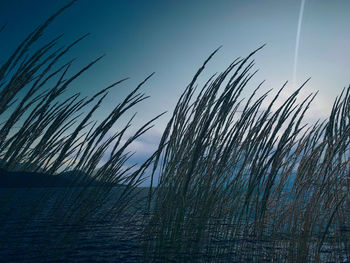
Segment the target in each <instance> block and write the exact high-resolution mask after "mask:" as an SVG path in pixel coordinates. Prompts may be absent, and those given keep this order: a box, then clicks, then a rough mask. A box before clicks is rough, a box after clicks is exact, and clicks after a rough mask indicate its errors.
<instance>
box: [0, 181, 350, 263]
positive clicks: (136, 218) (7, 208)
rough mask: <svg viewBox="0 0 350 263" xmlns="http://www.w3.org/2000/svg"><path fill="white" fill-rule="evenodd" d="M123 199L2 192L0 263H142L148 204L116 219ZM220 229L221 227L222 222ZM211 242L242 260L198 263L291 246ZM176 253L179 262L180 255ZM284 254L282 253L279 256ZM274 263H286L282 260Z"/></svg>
mask: <svg viewBox="0 0 350 263" xmlns="http://www.w3.org/2000/svg"><path fill="white" fill-rule="evenodd" d="M147 190H148V189H146V188H145V189H140V192H139V194H138V195H137V196H138V198H141V199H142V198H144V197H146V196H147V192H148V191H147ZM101 192H102V194H101ZM120 193H121V189H120V188H113V189H112V190H111V191H110V194H109V195H108V198H107V199H105V198H104V197H105V196H106V194H105V193H103V191H101V189H100V188H96V187H90V188H89V189H84V188H79V187H76V188H20V189H14V188H12V189H10V188H6V189H4V188H3V189H1V188H0V261H1V262H47V261H50V262H62V261H69V262H142V261H143V259H144V258H143V251H144V250H143V247H142V245H141V244H142V242H143V241H144V237H143V235H142V234H143V226H144V224H143V222H144V219H145V216H144V213H143V212H144V210H143V208H144V207H145V203H144V202H140V203H138V205H136V204H135V205H133V206H132V209H129V210H128V211H127V215H126V216H119V217H118V216H117V215H118V211H119V210H118V207H116V206H115V204H116V202H115V200H117V199H118V198H119V196H120ZM93 204H95V205H93ZM86 211H88V213H86ZM88 215H90V216H88ZM91 215H93V216H91ZM130 215H133V216H132V217H130ZM218 224H222V225H223V222H218ZM228 227H232V228H234V226H228ZM208 229H210V226H209V228H208ZM344 231H348V230H344ZM344 233H345V232H344ZM213 240H214V241H211V245H213V246H217V247H219V248H220V250H221V251H222V252H223V251H225V249H226V248H229V247H230V246H232V245H233V246H235V245H236V244H239V247H241V249H240V250H239V252H240V253H241V255H242V254H244V257H241V260H240V261H234V259H236V258H237V257H238V256H239V255H237V254H225V253H221V254H220V256H222V260H220V259H219V258H217V257H215V258H209V257H208V256H207V255H206V254H205V253H206V252H204V254H203V255H199V256H198V257H197V259H198V258H200V259H201V260H200V262H211V260H214V259H215V261H219V262H227V260H228V258H229V259H230V260H229V262H252V259H253V255H254V254H256V253H257V250H256V248H257V247H258V248H259V249H260V250H261V251H259V255H264V256H263V257H262V258H261V259H259V261H258V262H271V259H272V258H271V257H270V255H271V252H272V250H274V251H277V250H278V251H287V248H288V242H289V241H288V239H285V240H283V239H282V238H278V240H276V239H273V238H272V239H271V238H270V240H269V239H267V240H261V241H259V242H260V243H259V244H257V243H256V241H254V239H251V240H249V239H247V238H245V239H243V238H242V239H238V240H234V241H227V240H222V239H220V237H219V236H218V237H215V238H214V239H213ZM242 244H244V245H242ZM349 245H350V244H349ZM203 247H206V245H205V244H204V246H203ZM349 247H350V246H349ZM206 249H208V248H207V247H206ZM171 250H172V248H169V251H171ZM346 250H347V248H345V247H341V246H340V247H339V250H337V251H335V250H334V248H333V249H330V247H329V246H327V245H325V246H324V248H323V250H322V253H323V256H324V258H328V257H330V256H331V258H334V257H337V258H339V259H341V258H342V259H347V258H349V257H347V256H346V255H348V254H349V253H348V252H347V251H346ZM204 251H205V249H204ZM173 252H174V255H175V259H174V262H176V258H177V255H176V253H177V252H176V251H173ZM283 254H284V252H283V253H281V254H280V255H283ZM241 255H240V256H241ZM341 255H344V256H341ZM178 256H183V255H178ZM338 256H339V257H338ZM348 256H349V255H348ZM255 258H257V257H255ZM284 259H285V258H284ZM274 260H277V261H275V262H282V261H283V257H281V256H279V257H278V258H274ZM280 260H281V261H280ZM160 261H161V260H160ZM339 262H349V261H339Z"/></svg>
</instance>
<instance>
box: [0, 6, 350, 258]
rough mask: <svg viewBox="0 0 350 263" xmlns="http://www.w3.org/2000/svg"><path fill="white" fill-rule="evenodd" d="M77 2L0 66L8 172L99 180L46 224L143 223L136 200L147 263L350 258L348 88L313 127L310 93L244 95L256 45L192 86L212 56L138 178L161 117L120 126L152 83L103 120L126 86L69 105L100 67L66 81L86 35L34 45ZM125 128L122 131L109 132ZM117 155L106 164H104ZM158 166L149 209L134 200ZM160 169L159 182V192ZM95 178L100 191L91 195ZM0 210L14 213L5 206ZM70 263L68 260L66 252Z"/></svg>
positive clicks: (1, 143)
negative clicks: (145, 137) (110, 98)
mask: <svg viewBox="0 0 350 263" xmlns="http://www.w3.org/2000/svg"><path fill="white" fill-rule="evenodd" d="M73 2H74V1H73ZM73 2H72V3H73ZM72 3H70V4H68V5H67V6H66V7H64V8H62V9H61V10H59V11H58V12H57V13H56V14H55V15H53V16H52V17H51V18H49V19H48V20H47V21H46V22H45V23H44V24H43V25H41V26H40V27H38V28H37V29H36V30H34V31H33V32H32V33H31V34H29V36H28V37H27V38H26V39H25V40H24V41H23V42H22V43H21V44H20V45H19V47H18V48H17V49H16V51H15V52H14V53H13V54H12V55H11V56H10V57H9V58H8V60H7V61H6V62H5V63H4V64H3V65H1V67H0V118H1V126H0V158H1V162H0V166H1V168H2V169H3V170H6V171H9V172H11V171H15V170H18V167H20V169H21V170H22V171H25V172H27V173H28V174H30V172H40V173H41V174H50V175H53V174H58V173H61V172H67V171H73V172H71V173H70V174H71V176H72V177H73V178H75V177H74V176H75V175H74V173H75V172H76V171H77V172H76V173H77V175H81V174H84V178H89V179H90V180H88V182H84V183H85V186H84V187H78V188H77V187H74V188H73V187H71V188H65V189H64V191H66V193H65V194H61V195H60V196H61V197H60V198H58V199H55V200H54V205H52V206H50V207H51V208H50V210H48V211H46V214H50V215H51V217H52V215H54V218H55V220H56V221H57V222H58V221H59V222H61V223H62V222H63V223H67V224H70V225H80V226H81V225H84V224H88V223H89V224H91V218H94V220H96V221H99V220H101V219H105V218H108V220H109V221H111V222H112V221H114V222H115V224H119V223H121V222H120V220H118V218H119V219H120V218H121V217H123V218H130V219H131V218H132V217H133V216H135V213H136V212H135V209H133V208H134V207H136V204H138V206H137V207H138V208H137V210H138V211H142V210H145V221H144V224H143V230H142V234H143V237H142V238H140V242H141V240H143V241H142V246H143V248H144V250H143V256H142V260H144V261H149V262H154V261H160V262H168V261H175V262H196V261H204V262H244V261H245V262H263V261H266V262H327V261H333V262H344V261H349V260H350V252H349V251H350V247H349V245H350V244H349V238H350V232H349V231H347V230H348V229H349V198H348V197H349V186H350V185H349V174H350V173H349V168H350V166H349V142H350V138H349V137H350V123H349V122H350V88H348V89H344V91H343V92H342V94H340V95H339V96H338V98H337V99H336V101H335V103H334V106H333V109H332V111H331V114H330V117H329V118H328V119H326V120H324V121H319V122H317V123H316V124H308V125H305V124H304V122H303V118H304V116H305V114H306V112H307V110H308V108H309V107H310V105H311V102H312V100H313V99H314V97H315V95H316V94H310V95H309V96H308V97H306V98H300V95H299V93H300V90H301V89H303V88H304V85H302V86H301V87H300V88H299V89H297V90H296V91H294V93H292V95H291V96H290V97H289V98H287V99H284V100H283V99H281V98H280V97H281V94H282V93H283V89H284V88H285V86H286V85H287V83H286V84H285V85H284V86H283V87H282V88H281V89H280V90H278V91H277V93H276V94H275V95H272V92H271V91H268V92H266V93H263V95H261V96H258V95H257V94H258V93H260V92H261V89H262V88H261V85H259V86H258V87H257V89H256V90H255V91H254V92H253V93H252V94H251V96H250V97H248V98H247V99H243V98H242V95H241V94H242V91H243V90H244V88H245V87H246V86H247V84H248V83H249V81H250V79H251V78H252V77H253V76H254V74H255V72H251V70H252V68H253V66H254V64H253V61H252V57H253V55H254V54H255V53H256V52H257V51H258V50H259V49H258V50H256V51H254V52H252V53H251V54H250V55H248V56H247V57H246V58H244V59H237V60H235V61H234V62H233V63H232V64H231V65H229V66H228V68H227V69H226V70H225V71H224V72H222V73H220V74H217V75H213V76H212V77H211V78H210V79H209V80H208V81H207V82H206V83H205V85H204V86H203V87H202V88H201V89H199V90H196V86H197V79H198V77H200V75H201V73H202V71H203V70H204V68H205V66H206V64H207V63H208V62H209V61H210V59H211V58H212V57H213V55H214V54H215V53H216V52H217V51H215V52H214V53H213V54H211V55H210V57H209V58H208V59H207V60H206V61H205V63H204V64H203V66H202V67H201V68H200V69H199V70H198V72H197V73H196V74H195V76H194V78H193V80H192V81H191V82H190V84H189V85H188V86H187V88H186V89H185V91H184V93H183V94H182V95H181V97H180V98H179V101H178V103H177V105H176V107H175V110H174V113H173V115H172V117H171V119H170V121H169V123H168V125H167V127H166V129H165V131H164V133H163V136H162V139H161V142H160V144H159V149H158V150H157V151H156V152H155V153H154V154H153V155H152V156H150V158H149V159H148V160H147V161H146V162H145V163H144V164H141V165H140V166H139V167H138V168H135V167H132V166H131V167H127V168H125V166H126V162H127V160H128V159H129V158H130V154H129V153H128V152H127V147H128V146H129V145H130V144H131V143H132V142H133V141H134V140H135V139H137V138H139V137H140V136H142V134H144V133H145V132H146V131H147V130H148V129H150V128H151V127H152V124H153V122H154V120H155V119H157V118H158V117H159V116H157V117H156V118H154V119H152V120H150V121H149V122H147V123H146V124H145V125H144V126H142V127H141V128H139V129H138V130H137V131H136V132H135V134H134V135H133V136H131V137H130V138H128V139H127V140H126V141H125V140H123V139H124V137H125V134H126V131H127V130H128V129H129V127H130V126H131V120H132V119H131V120H130V121H129V122H128V123H126V124H124V125H120V124H119V122H120V119H121V117H122V116H124V115H125V114H126V113H127V112H128V111H129V110H130V109H132V107H133V106H134V105H136V104H138V103H139V102H141V101H143V100H145V99H146V98H147V96H146V95H145V94H143V93H141V92H140V89H141V87H142V85H143V84H144V83H145V82H146V81H147V80H148V78H149V77H150V76H149V77H147V78H146V79H145V80H144V81H143V82H141V83H140V85H138V86H137V87H136V88H135V89H134V90H133V91H132V92H131V93H130V94H129V95H128V96H126V98H124V100H121V102H120V103H119V104H118V105H117V106H116V107H115V108H114V109H113V110H112V111H111V112H110V113H109V114H108V115H107V116H106V118H105V119H103V120H100V121H93V115H94V113H95V111H96V110H97V109H98V108H99V106H100V105H101V104H102V103H103V100H104V98H105V97H106V96H107V94H108V91H109V90H110V89H112V88H113V87H115V86H117V85H120V84H121V83H122V82H124V81H125V80H120V81H117V82H115V83H112V84H111V85H110V86H108V87H106V88H105V89H103V90H101V91H99V92H97V93H96V94H95V95H94V96H92V97H91V98H81V95H80V94H75V95H73V96H71V97H69V98H66V97H64V96H62V94H63V93H64V92H65V91H66V90H67V89H68V88H69V86H70V84H71V83H72V82H73V81H74V80H75V79H77V78H78V77H80V76H81V75H82V74H83V73H84V72H86V71H87V70H89V69H90V68H91V67H92V66H93V65H94V64H95V63H97V62H98V61H99V60H100V59H101V57H100V58H97V59H96V60H94V61H92V62H91V63H90V64H88V65H86V67H84V68H82V69H81V70H80V71H78V72H76V73H73V74H72V75H71V76H68V75H69V68H70V66H71V64H72V63H73V62H72V61H70V62H68V63H61V62H60V61H61V59H62V58H63V57H64V55H65V54H66V53H68V52H69V51H70V49H71V48H73V47H74V46H75V45H76V44H78V43H79V42H80V41H81V40H82V39H83V38H84V37H85V36H83V37H81V38H79V39H78V40H76V41H74V42H73V43H71V44H70V45H68V46H67V47H62V48H57V45H58V41H59V37H57V38H56V39H53V40H52V41H51V42H49V43H46V44H44V45H42V46H41V47H39V48H38V49H36V50H35V49H33V44H34V43H37V41H39V40H40V36H41V35H42V33H43V32H44V30H45V28H46V27H47V26H48V25H49V24H50V23H51V21H52V20H53V19H55V18H56V17H57V16H58V15H59V14H60V13H61V12H62V11H64V10H65V9H66V8H68V7H69V6H70V5H71V4H72ZM0 31H1V30H0ZM304 84H306V83H304ZM118 125H119V126H118ZM116 126H118V128H119V130H118V131H117V132H115V133H113V134H112V135H111V130H112V128H113V130H114V127H116ZM123 141H125V143H122V142H123ZM107 150H109V151H110V154H109V159H108V160H107V161H106V162H105V163H103V164H101V159H102V157H103V156H105V154H106V151H107ZM153 161H154V162H153ZM152 162H153V173H152V178H151V182H152V185H151V187H150V190H149V194H148V204H146V203H145V200H144V195H143V198H142V199H143V200H142V202H141V201H140V200H139V198H138V195H137V193H136V190H137V186H139V185H140V183H141V182H142V181H143V180H144V179H145V170H146V169H147V168H148V167H149V166H150V165H151V164H152ZM99 164H100V165H99ZM155 172H159V181H158V184H157V187H156V188H153V187H152V186H153V185H154V184H155V182H154V174H155ZM76 178H81V176H76ZM96 181H99V183H100V184H101V185H103V187H102V186H99V187H91V186H92V184H94V183H95V182H96ZM120 184H123V185H124V186H123V187H122V189H121V191H120V192H119V194H118V197H117V198H115V199H114V200H112V201H113V204H112V205H111V206H109V207H110V208H109V209H107V210H101V207H103V204H105V203H106V202H107V200H108V202H110V199H109V197H110V195H109V193H110V191H111V189H112V187H113V185H120ZM51 193H52V191H49V190H48V191H46V192H45V191H44V193H43V194H42V195H40V198H39V199H38V200H35V204H33V205H32V206H31V207H30V213H28V216H27V221H28V222H30V221H31V220H32V218H36V217H37V216H38V215H42V214H43V213H42V212H43V209H47V208H45V207H47V206H46V204H47V202H48V200H51V201H50V202H52V198H51V199H50V196H51ZM8 199H9V200H10V199H11V198H10V197H8ZM67 200H68V201H69V202H68V203H69V206H68V207H66V206H65V204H66V203H67ZM140 204H142V205H141V206H140ZM1 206H2V207H0V209H3V208H5V207H6V200H2V202H1ZM63 206H64V209H63ZM58 211H60V212H58ZM130 211H133V212H131V213H130ZM44 214H45V213H44ZM97 216H98V218H97ZM5 219H6V220H11V217H10V216H9V217H7V218H6V217H5ZM123 223H125V222H123ZM4 225H5V224H2V226H1V227H4ZM23 227H24V226H23ZM47 229H48V230H49V229H50V226H47ZM18 231H20V230H18ZM55 239H56V241H57V242H54V244H53V246H52V247H50V248H51V249H55V246H62V244H64V245H65V246H66V247H70V246H71V245H72V244H74V242H75V241H74V240H75V239H74V237H73V236H72V232H69V231H68V232H65V231H62V233H60V235H57V236H56V237H55ZM43 253H44V252H43ZM130 253H133V252H132V251H131V252H130ZM64 257H65V253H64V252H62V254H60V255H59V256H58V258H61V259H64ZM111 260H113V259H111Z"/></svg>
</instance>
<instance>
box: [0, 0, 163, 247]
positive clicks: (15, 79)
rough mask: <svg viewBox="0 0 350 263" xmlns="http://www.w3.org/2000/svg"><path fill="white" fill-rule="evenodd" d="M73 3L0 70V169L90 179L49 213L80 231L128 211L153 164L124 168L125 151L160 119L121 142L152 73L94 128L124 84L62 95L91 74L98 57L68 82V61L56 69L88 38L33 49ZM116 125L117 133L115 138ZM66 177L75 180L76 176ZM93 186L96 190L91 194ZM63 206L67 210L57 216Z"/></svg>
mask: <svg viewBox="0 0 350 263" xmlns="http://www.w3.org/2000/svg"><path fill="white" fill-rule="evenodd" d="M74 2H75V1H72V2H70V3H69V4H67V5H66V6H64V7H63V8H61V9H60V10H59V11H58V12H56V13H55V14H54V15H53V16H51V17H50V18H49V19H48V20H47V21H46V22H45V23H43V24H42V25H41V26H39V27H38V28H37V29H35V30H34V31H33V32H32V33H30V34H29V35H28V36H27V38H26V39H25V40H24V41H23V42H22V43H21V44H20V45H19V46H18V48H17V49H16V50H15V51H14V53H13V54H12V55H11V56H10V57H9V59H8V60H7V61H6V62H5V63H4V64H3V65H1V66H0V117H1V126H0V158H1V162H0V167H1V168H3V169H5V170H6V171H9V172H11V171H14V170H16V169H17V167H18V166H19V165H20V166H21V169H22V170H23V171H30V172H40V173H47V174H59V173H61V172H65V171H76V172H77V173H80V174H81V173H83V174H84V175H85V178H88V181H85V182H84V186H83V187H79V188H76V187H75V188H66V189H65V191H66V194H65V195H63V196H62V197H60V198H59V199H57V200H55V204H54V205H53V206H52V207H51V211H50V212H49V213H51V214H52V215H55V216H57V222H60V223H63V224H65V223H67V224H71V225H77V224H78V225H84V224H85V222H87V221H89V220H91V218H92V217H96V215H97V214H99V216H100V217H101V218H103V217H106V216H108V217H109V220H115V219H116V218H117V217H118V216H121V215H122V214H123V213H125V212H127V211H128V208H129V207H130V206H131V205H132V204H133V202H134V201H135V189H136V188H137V186H139V185H140V183H142V181H143V180H144V171H145V169H147V167H148V166H149V165H150V164H151V162H152V158H150V159H149V160H147V161H146V162H145V163H144V164H141V166H140V167H139V168H137V167H134V166H130V165H128V164H127V161H128V160H129V159H130V157H131V153H128V152H127V151H128V146H129V145H130V144H132V143H133V142H134V141H135V140H136V139H138V138H139V137H140V136H142V135H143V134H144V133H145V132H147V131H148V130H149V129H150V128H152V126H153V123H154V121H155V120H156V119H157V118H159V116H161V114H160V115H158V116H156V117H155V118H153V119H152V120H150V121H148V122H146V123H145V124H144V125H143V126H142V127H140V128H139V129H138V130H137V131H136V132H135V133H134V134H133V135H132V136H131V137H129V138H128V139H125V134H126V132H127V131H129V128H130V127H131V126H132V120H133V118H134V117H132V118H131V119H130V120H129V121H128V122H127V123H126V124H124V125H121V124H120V122H121V121H120V119H121V117H124V116H125V115H126V113H127V112H129V111H130V110H131V109H132V108H133V107H134V106H135V105H136V104H138V103H140V102H142V101H144V100H145V99H147V98H148V97H147V96H146V95H145V94H144V93H142V92H140V89H141V88H142V86H143V85H144V84H145V83H146V81H147V80H148V79H149V78H150V77H151V76H152V75H153V74H151V75H150V76H148V77H147V78H146V79H145V80H144V81H142V82H141V83H140V84H139V85H138V86H137V87H136V88H135V89H134V90H133V91H132V92H131V93H130V94H128V95H127V96H126V97H125V98H124V99H123V100H122V101H121V102H120V103H119V104H118V105H117V106H116V107H115V108H114V109H113V110H112V111H111V112H110V113H109V114H108V115H107V116H106V118H105V119H103V120H101V121H99V122H97V121H93V119H92V118H93V115H94V113H95V111H96V110H97V109H98V108H99V107H100V105H101V104H102V103H103V101H104V99H105V97H106V96H107V95H108V92H109V91H110V90H111V89H112V88H114V87H115V86H118V85H120V84H121V83H123V82H124V81H125V80H126V79H122V80H119V81H116V82H114V83H112V84H111V85H109V86H108V87H106V88H104V89H102V90H100V91H99V92H97V93H96V94H95V95H93V96H92V97H91V98H87V97H84V98H82V97H81V94H80V93H76V94H74V95H72V96H71V97H65V96H64V95H63V94H64V92H65V91H66V90H68V89H69V87H70V85H71V83H72V82H74V81H75V80H76V79H77V78H79V77H80V76H81V75H82V74H84V73H85V72H86V71H88V70H90V68H91V67H92V66H93V65H94V64H96V63H97V62H99V61H100V60H101V59H102V57H103V56H101V57H98V58H96V59H95V60H93V61H91V62H90V63H89V64H88V65H86V66H85V67H83V68H82V69H81V70H79V71H78V72H76V73H74V74H72V75H71V76H69V77H68V76H67V75H68V73H69V69H70V66H71V65H72V63H73V61H69V62H67V63H63V64H62V62H61V59H62V58H63V57H64V56H65V55H66V54H67V53H68V52H69V51H70V50H71V49H72V48H73V47H75V46H76V45H77V44H78V43H79V42H80V41H82V40H83V39H84V38H85V37H86V35H84V36H82V37H80V38H78V39H77V40H75V41H73V42H72V43H71V44H69V45H68V46H65V47H57V45H58V41H59V39H60V36H59V37H57V38H55V39H53V40H52V41H50V42H49V43H45V44H43V45H41V46H40V47H39V48H37V49H36V50H33V44H35V43H38V41H39V40H40V37H41V35H42V34H43V33H44V31H45V29H46V28H47V27H48V26H49V25H50V23H51V22H52V21H53V20H54V19H55V18H56V17H57V16H59V15H60V14H61V13H62V12H63V11H64V10H66V9H67V8H69V7H70V6H71V5H72V4H73V3H74ZM116 125H118V127H119V129H118V130H117V131H116ZM123 141H125V142H123ZM107 150H108V151H110V153H109V158H108V159H107V161H105V162H104V163H102V162H101V161H102V157H104V156H105V155H106V153H107ZM71 176H72V177H73V178H75V175H74V172H73V173H71ZM76 178H81V177H79V176H76ZM96 181H98V182H99V186H98V187H90V186H91V185H92V184H93V183H94V182H96ZM77 183H81V182H77ZM118 185H119V186H120V185H122V187H120V194H119V198H117V199H116V200H113V202H114V204H113V205H112V206H111V207H112V208H113V209H112V208H111V209H110V210H108V211H101V209H100V207H101V205H103V204H104V203H105V202H106V200H107V199H108V197H109V192H110V191H111V189H112V187H114V186H118ZM51 194H52V193H51V191H49V190H48V191H47V192H46V194H44V195H43V196H42V198H41V200H40V202H38V203H37V204H35V206H36V207H34V206H33V209H32V216H33V217H35V216H36V215H37V214H38V213H39V212H40V209H44V208H43V207H46V206H45V204H46V202H47V200H48V199H50V197H51V196H50V195H51ZM67 200H68V201H69V203H70V206H69V207H68V208H65V209H63V206H64V204H65V202H66V201H67ZM5 205H6V204H5ZM45 209H48V208H47V207H46V208H45ZM62 209H63V210H62ZM102 212H103V213H102ZM101 213H102V214H101ZM9 220H10V219H9ZM28 222H30V218H28ZM49 227H50V226H48V228H49ZM67 232H69V230H68V231H67ZM67 235H69V234H67ZM57 238H58V237H57ZM66 238H67V236H66V237H65V238H64V240H65V242H66ZM66 245H67V246H69V245H70V243H68V244H66Z"/></svg>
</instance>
